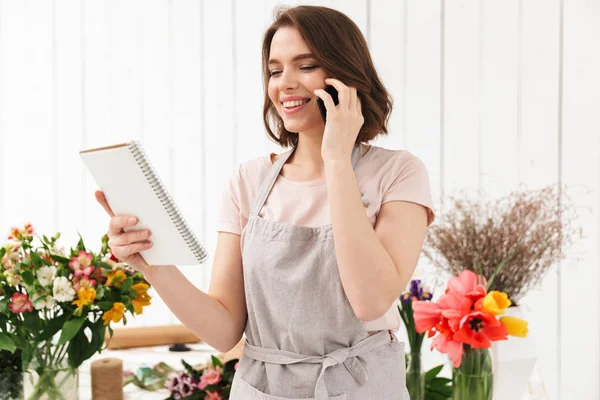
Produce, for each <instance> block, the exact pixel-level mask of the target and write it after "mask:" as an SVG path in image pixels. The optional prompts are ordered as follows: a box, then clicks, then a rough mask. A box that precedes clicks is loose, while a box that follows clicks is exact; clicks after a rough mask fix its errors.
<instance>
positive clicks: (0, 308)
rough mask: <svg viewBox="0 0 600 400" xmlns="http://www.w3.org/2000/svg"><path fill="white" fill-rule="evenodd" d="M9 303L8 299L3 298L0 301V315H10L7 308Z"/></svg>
mask: <svg viewBox="0 0 600 400" xmlns="http://www.w3.org/2000/svg"><path fill="white" fill-rule="evenodd" d="M9 302H10V297H8V296H7V297H5V298H3V299H2V300H0V313H2V314H6V315H10V314H12V313H10V311H9V308H8V303H9Z"/></svg>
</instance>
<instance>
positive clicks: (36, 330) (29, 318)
mask: <svg viewBox="0 0 600 400" xmlns="http://www.w3.org/2000/svg"><path fill="white" fill-rule="evenodd" d="M23 323H24V325H25V327H26V328H27V330H28V331H29V332H31V334H32V335H33V336H34V337H36V338H37V337H38V336H39V335H40V331H41V330H42V321H41V320H40V317H39V315H38V313H37V311H36V312H26V313H23Z"/></svg>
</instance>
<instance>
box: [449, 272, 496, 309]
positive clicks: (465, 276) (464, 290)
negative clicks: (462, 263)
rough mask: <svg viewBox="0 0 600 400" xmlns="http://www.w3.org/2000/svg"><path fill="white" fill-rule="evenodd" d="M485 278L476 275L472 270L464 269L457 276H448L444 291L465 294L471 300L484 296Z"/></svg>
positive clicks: (474, 300)
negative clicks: (446, 286)
mask: <svg viewBox="0 0 600 400" xmlns="http://www.w3.org/2000/svg"><path fill="white" fill-rule="evenodd" d="M486 284H487V283H486V280H485V278H484V277H483V276H481V275H479V276H478V275H477V274H476V273H475V272H473V271H469V270H467V269H466V270H464V271H462V272H461V273H460V274H459V275H458V276H455V277H452V278H450V280H449V281H448V288H447V289H446V293H448V292H454V293H457V294H460V295H463V296H467V297H468V298H470V299H471V300H473V302H476V301H477V300H478V299H480V298H482V297H485V295H486V294H487V292H486V290H485V286H486Z"/></svg>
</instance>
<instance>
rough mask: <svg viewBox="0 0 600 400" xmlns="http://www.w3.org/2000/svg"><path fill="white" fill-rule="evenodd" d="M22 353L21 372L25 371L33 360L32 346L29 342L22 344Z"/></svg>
mask: <svg viewBox="0 0 600 400" xmlns="http://www.w3.org/2000/svg"><path fill="white" fill-rule="evenodd" d="M22 349H23V352H22V353H21V358H22V365H23V371H27V369H28V368H29V363H30V362H31V359H32V358H33V345H32V344H31V343H29V342H25V343H24V344H23V347H22Z"/></svg>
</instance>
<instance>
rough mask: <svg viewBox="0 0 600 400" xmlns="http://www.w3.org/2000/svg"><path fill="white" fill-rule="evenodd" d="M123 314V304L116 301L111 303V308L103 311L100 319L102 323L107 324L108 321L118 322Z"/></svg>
mask: <svg viewBox="0 0 600 400" xmlns="http://www.w3.org/2000/svg"><path fill="white" fill-rule="evenodd" d="M124 314H125V304H123V303H121V302H116V303H114V304H113V306H112V308H111V309H110V310H108V311H106V312H105V313H104V315H103V316H102V320H103V321H104V325H108V324H109V323H110V321H112V322H119V321H120V320H121V319H122V318H123V315H124Z"/></svg>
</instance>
